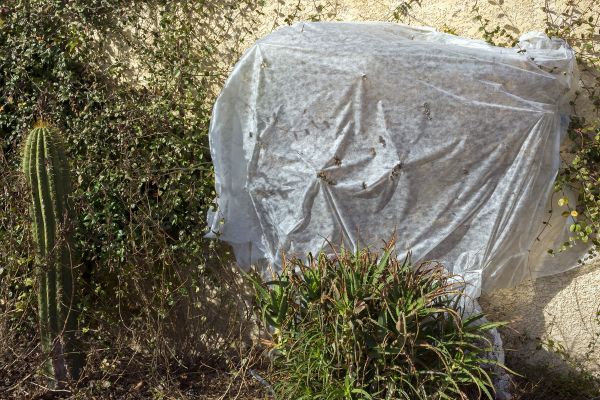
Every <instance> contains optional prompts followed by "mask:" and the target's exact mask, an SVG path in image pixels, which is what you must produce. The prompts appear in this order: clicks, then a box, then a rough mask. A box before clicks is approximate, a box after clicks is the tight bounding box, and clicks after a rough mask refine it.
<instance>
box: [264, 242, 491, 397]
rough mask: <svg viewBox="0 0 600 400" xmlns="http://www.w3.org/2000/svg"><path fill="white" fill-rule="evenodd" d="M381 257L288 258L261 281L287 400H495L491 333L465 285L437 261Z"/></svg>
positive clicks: (277, 386)
mask: <svg viewBox="0 0 600 400" xmlns="http://www.w3.org/2000/svg"><path fill="white" fill-rule="evenodd" d="M393 245H394V244H393V242H390V243H388V244H387V245H386V246H385V248H384V249H383V251H382V254H381V255H380V256H378V255H377V254H375V253H372V252H370V251H369V250H361V251H357V252H354V253H353V252H349V251H347V250H342V251H341V253H339V254H337V255H336V256H335V257H328V256H327V255H325V254H324V253H321V254H319V255H318V256H316V257H313V256H312V255H309V256H308V260H307V261H306V262H303V261H301V260H299V259H292V260H285V261H284V265H283V270H282V272H281V274H279V275H278V276H277V277H276V278H275V279H274V280H272V281H269V282H262V281H261V280H260V279H259V278H252V281H253V282H254V287H255V290H256V301H257V310H258V314H259V315H260V318H261V320H262V321H263V322H264V324H265V326H266V328H267V329H268V330H270V332H271V334H270V338H269V340H267V341H266V343H267V344H268V345H269V347H270V348H271V350H272V352H271V356H272V360H273V362H272V364H273V365H272V367H273V368H272V369H273V371H272V375H271V378H272V379H271V381H272V382H273V388H274V391H275V394H276V397H277V398H281V399H390V398H393V399H475V398H488V399H493V392H494V389H493V385H492V381H491V378H490V375H491V373H490V372H489V371H490V369H489V367H490V365H491V364H493V363H494V361H492V360H490V359H489V358H488V352H489V350H490V348H491V343H490V341H489V337H488V333H489V331H490V330H491V329H493V328H495V327H497V326H500V325H502V324H498V323H488V322H485V320H484V319H483V315H481V314H473V315H466V314H465V312H464V308H463V306H462V305H461V304H463V303H462V292H461V284H460V282H459V281H457V280H456V279H455V278H454V277H451V276H449V275H448V274H447V273H446V272H445V270H444V268H443V267H442V266H441V265H439V264H437V263H433V262H429V263H424V264H421V265H419V266H417V267H416V268H413V266H412V265H411V264H410V262H409V260H408V259H406V260H404V262H400V261H398V260H397V259H396V257H395V254H394V253H393V250H392V248H393Z"/></svg>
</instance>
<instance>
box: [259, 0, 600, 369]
mask: <svg viewBox="0 0 600 400" xmlns="http://www.w3.org/2000/svg"><path fill="white" fill-rule="evenodd" d="M595 1H596V0H589V1H587V2H586V1H580V3H581V5H582V7H587V6H589V7H592V8H594V7H596V8H600V3H596V2H595ZM316 3H319V2H316ZM316 3H315V2H313V1H309V0H301V1H300V2H296V1H293V2H291V1H288V2H285V1H273V0H271V1H269V2H267V8H270V9H272V10H273V11H276V12H277V13H278V14H279V17H278V18H277V20H272V19H269V20H266V21H265V22H264V24H262V26H261V28H260V31H259V36H260V35H263V34H266V33H268V32H270V31H272V30H273V29H275V28H276V27H277V26H280V25H282V24H284V23H285V21H284V19H285V17H286V16H288V15H294V17H295V18H296V19H297V20H298V19H300V20H301V19H309V18H311V17H312V16H314V15H315V12H318V13H319V14H320V15H321V17H322V19H329V20H338V21H390V20H394V19H399V20H400V22H403V23H408V24H411V25H427V26H433V27H435V28H437V29H439V30H445V31H450V32H452V33H455V34H457V35H461V36H465V37H473V38H480V37H481V35H482V32H481V31H480V30H479V27H480V26H481V25H480V23H479V22H477V21H474V20H473V18H474V17H475V15H476V14H475V13H474V11H473V7H474V6H478V7H479V14H480V15H481V16H482V18H483V19H484V20H485V19H486V18H487V19H489V20H490V23H489V24H490V25H489V26H490V28H493V27H495V26H496V25H499V26H501V27H503V28H505V29H506V30H507V31H508V32H510V33H512V34H513V35H515V36H517V37H518V36H519V35H520V34H522V33H524V32H527V31H532V30H540V31H543V30H544V27H545V26H546V18H547V17H548V14H547V13H546V12H545V11H544V10H543V7H545V6H548V8H549V9H551V10H553V11H554V12H553V13H552V14H550V18H556V19H560V18H562V17H561V15H560V14H561V12H562V11H563V10H564V9H565V4H566V3H567V1H564V0H563V1H552V0H505V1H502V0H492V1H488V0H483V1H482V0H480V1H479V2H477V1H474V0H422V1H421V5H420V6H419V5H418V4H417V3H418V2H415V1H413V2H412V3H413V5H412V8H410V9H409V10H408V13H407V14H406V15H403V13H399V14H398V13H396V14H395V12H396V11H398V10H402V8H399V7H402V6H403V5H406V4H409V3H411V2H410V1H392V0H338V1H326V2H320V4H318V5H316ZM297 5H301V7H300V8H301V10H299V9H298V7H297ZM265 15H266V16H269V15H271V16H272V15H273V13H271V12H267V13H265ZM481 303H482V305H483V307H484V311H486V312H487V313H489V315H490V317H491V318H492V319H496V320H509V321H511V323H510V325H509V326H508V327H507V328H506V329H504V332H503V334H504V340H505V342H506V349H507V357H508V358H509V359H510V358H511V357H513V358H516V359H518V360H521V361H522V362H523V363H529V364H533V365H539V364H551V365H555V366H562V367H565V368H566V367H567V365H568V363H566V362H565V361H564V360H563V359H564V358H565V357H570V358H572V359H574V360H578V362H582V363H583V364H584V365H585V366H587V367H588V368H590V369H592V370H594V371H596V372H598V371H600V354H595V353H591V352H590V345H591V344H593V343H595V341H596V340H598V336H599V335H600V324H599V323H598V322H597V318H598V314H597V312H598V308H599V306H600V262H596V263H593V264H592V265H588V266H584V267H581V268H577V269H575V270H572V271H570V272H567V273H564V274H560V275H555V276H551V277H547V278H543V279H538V280H536V281H533V282H532V281H527V282H524V283H522V284H521V285H519V286H518V287H516V288H514V289H504V290H499V291H496V292H493V293H489V294H487V295H485V296H484V297H482V299H481ZM549 347H550V348H553V349H554V350H552V349H550V348H549ZM557 350H558V351H557ZM561 352H562V353H563V354H564V355H563V356H562V357H561V356H559V355H558V353H561Z"/></svg>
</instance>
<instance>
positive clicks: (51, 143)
mask: <svg viewBox="0 0 600 400" xmlns="http://www.w3.org/2000/svg"><path fill="white" fill-rule="evenodd" d="M23 171H24V173H25V176H26V179H27V182H28V184H29V186H30V188H31V200H32V203H33V204H32V208H31V213H32V217H33V221H32V231H33V237H34V241H35V243H36V245H37V248H38V254H37V257H36V260H37V261H36V262H37V277H38V282H37V286H38V312H39V325H40V336H41V342H42V343H41V344H42V350H43V351H44V352H45V353H46V354H48V355H49V359H48V361H47V362H46V364H45V366H44V369H45V373H47V374H48V375H49V376H50V377H51V383H52V384H54V385H58V386H62V385H63V384H64V383H65V382H66V381H67V380H68V379H69V378H76V377H77V376H78V374H79V368H80V365H79V361H78V360H79V355H78V354H77V353H76V349H75V344H74V329H75V312H74V307H73V305H74V303H75V302H74V299H73V293H74V290H73V283H74V279H73V277H74V273H73V271H74V270H73V265H74V263H73V259H72V248H71V243H70V232H69V231H70V229H69V224H70V218H69V217H70V211H69V209H70V207H69V204H68V195H69V193H70V191H71V187H70V181H69V170H68V165H67V160H66V158H65V154H64V150H63V147H62V144H61V142H60V139H59V137H58V134H57V132H56V130H55V129H54V128H52V127H50V126H48V125H47V124H45V123H43V122H41V123H38V125H37V126H36V127H35V128H34V129H32V130H31V132H30V134H29V136H28V137H27V140H26V142H25V149H24V153H23Z"/></svg>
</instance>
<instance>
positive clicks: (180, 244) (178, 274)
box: [0, 0, 257, 354]
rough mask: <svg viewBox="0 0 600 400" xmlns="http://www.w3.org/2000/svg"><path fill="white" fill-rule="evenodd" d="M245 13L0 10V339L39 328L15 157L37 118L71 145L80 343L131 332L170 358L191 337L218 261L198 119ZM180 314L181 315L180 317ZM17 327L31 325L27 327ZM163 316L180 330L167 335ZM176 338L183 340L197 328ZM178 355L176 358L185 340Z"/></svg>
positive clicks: (161, 5) (217, 8)
mask: <svg viewBox="0 0 600 400" xmlns="http://www.w3.org/2000/svg"><path fill="white" fill-rule="evenodd" d="M254 3H255V2H253V1H242V2H237V1H218V2H217V1H214V2H196V1H182V2H169V1H120V0H109V1H107V0H81V1H69V2H65V1H58V0H41V1H20V0H9V1H6V2H3V5H2V7H0V28H1V29H0V146H1V147H0V148H1V152H0V155H1V157H0V170H1V171H2V173H1V177H0V179H1V183H0V187H2V191H1V192H0V204H1V206H0V207H1V208H0V242H1V243H0V254H1V257H2V264H1V265H0V307H1V308H0V311H1V312H2V313H3V316H2V315H0V317H2V318H0V320H1V322H0V324H1V325H4V326H3V327H2V328H6V329H4V330H5V332H11V331H14V329H11V328H19V329H21V330H23V329H25V330H26V329H30V328H31V327H33V326H34V325H35V323H34V321H35V318H33V312H32V310H33V309H34V304H35V301H34V299H33V295H32V291H31V287H32V286H33V285H34V284H35V280H34V279H33V276H32V275H31V271H32V257H31V254H32V251H31V238H30V235H29V229H28V228H29V214H28V205H27V195H26V193H25V189H24V185H23V178H22V176H21V174H20V173H19V159H20V154H21V151H20V148H21V143H22V141H23V137H24V135H25V134H26V133H27V131H28V130H29V129H30V128H31V126H32V125H33V123H34V121H35V120H36V119H38V118H43V119H45V120H48V121H50V122H51V123H52V124H54V125H56V126H57V127H58V128H59V129H60V130H61V131H62V132H63V135H64V138H65V140H66V142H67V153H68V158H69V161H70V165H71V168H72V176H73V179H74V181H75V182H74V186H75V193H74V195H73V201H74V203H75V205H76V213H75V214H76V217H77V221H76V223H77V227H76V229H75V231H76V247H77V250H78V252H79V254H80V260H81V261H82V265H81V266H80V268H79V269H80V271H81V273H82V276H83V278H84V279H83V285H81V287H80V288H79V289H80V291H81V292H82V293H81V294H82V297H83V299H84V300H83V304H81V307H82V308H83V309H84V312H83V313H82V314H81V318H80V325H81V328H82V329H83V331H84V332H86V334H87V335H91V336H92V337H90V338H88V339H89V340H100V341H107V343H111V345H114V343H112V340H113V339H114V337H113V336H112V335H113V334H116V332H118V331H119V329H121V330H123V329H122V328H123V327H127V328H129V329H132V331H131V332H132V333H133V336H134V339H135V340H139V343H138V344H137V346H141V347H143V348H144V349H145V351H147V352H148V353H151V354H167V353H169V351H168V349H167V348H166V347H165V346H167V347H168V346H169V342H168V341H167V340H166V339H165V340H164V341H163V340H162V339H163V338H165V337H168V336H169V335H171V336H173V332H170V331H169V330H170V329H171V330H178V331H179V330H181V329H184V330H185V329H200V328H198V325H202V323H204V322H203V321H204V319H203V318H204V317H203V316H202V315H203V314H205V313H201V312H200V310H201V309H202V307H205V302H206V301H205V300H206V297H207V296H213V293H214V291H215V287H216V283H215V282H214V281H215V280H214V279H213V280H212V281H211V274H210V273H209V272H210V268H209V269H207V265H209V264H210V263H209V262H208V261H209V260H208V259H209V258H213V257H215V256H216V253H214V252H213V253H211V252H210V249H209V244H208V243H207V242H206V241H205V240H203V235H204V233H205V225H206V223H205V218H206V210H207V208H208V207H209V206H210V204H211V201H212V199H213V197H214V192H213V190H214V189H213V174H212V168H211V164H210V154H209V148H208V140H207V128H208V121H209V117H210V110H211V106H212V101H213V99H214V93H215V92H216V88H218V87H219V86H220V84H221V83H222V81H223V79H224V77H225V75H226V72H227V68H228V67H229V66H230V64H231V60H232V59H234V58H235V57H236V56H237V55H238V54H239V45H240V44H241V42H242V40H243V38H244V36H245V35H247V34H248V32H245V31H236V32H234V31H230V29H231V25H232V24H233V21H234V20H236V19H239V18H242V17H240V16H241V15H243V16H244V18H250V17H252V16H253V15H254V16H256V15H257V14H256V12H255V9H256V7H257V5H256V4H254ZM248 16H249V17H248ZM223 21H225V22H226V23H223ZM227 21H231V22H227ZM236 22H237V23H240V21H238V20H236ZM253 23H254V22H253V21H252V20H249V21H248V22H246V23H245V24H246V25H250V26H252V24H253ZM211 282H212V283H211ZM219 285H222V283H219ZM213 297H214V296H213ZM213 300H214V299H213ZM196 309H197V310H198V312H194V310H196ZM182 313H184V314H183V315H186V316H187V318H186V319H185V320H183V321H182V320H181V318H179V320H177V317H178V315H182ZM23 318H26V320H29V321H30V323H29V324H23ZM170 319H174V320H177V321H178V323H177V324H171V325H170V324H169V320H170ZM136 329H137V330H136ZM206 329H208V327H207V328H206ZM17 330H18V329H17ZM125 332H127V330H125ZM5 334H6V335H8V333H5ZM0 336H1V335H0ZM175 336H177V337H183V338H186V340H190V341H191V340H193V339H192V336H193V332H192V333H191V334H190V332H186V334H183V335H175ZM189 345H190V346H191V347H196V348H197V347H198V345H195V344H192V343H190V344H189ZM176 347H177V349H178V350H180V351H184V349H185V346H182V343H177V346H176Z"/></svg>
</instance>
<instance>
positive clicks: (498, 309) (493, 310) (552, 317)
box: [480, 261, 600, 374]
mask: <svg viewBox="0 0 600 400" xmlns="http://www.w3.org/2000/svg"><path fill="white" fill-rule="evenodd" d="M480 303H481V305H482V308H483V310H484V311H485V312H486V313H487V314H488V315H489V318H490V319H491V320H496V321H501V320H504V321H509V322H510V323H509V325H508V326H507V327H505V328H503V329H502V330H501V334H502V339H503V341H504V348H505V351H506V359H507V364H508V365H509V366H510V367H511V368H513V369H515V370H516V371H517V372H518V371H522V370H528V369H540V370H541V369H550V370H552V371H557V372H561V373H569V372H577V371H581V370H582V369H586V370H589V371H591V372H593V373H594V374H598V373H600V348H598V347H599V345H600V343H598V342H599V336H600V322H599V320H598V318H599V317H598V310H599V307H600V261H595V262H593V263H590V264H588V265H585V266H582V267H579V268H575V269H573V270H571V271H568V272H565V273H562V274H558V275H553V276H549V277H544V278H539V279H537V280H535V281H526V282H524V283H522V284H520V285H519V286H517V287H515V288H512V289H500V290H496V291H494V292H491V293H489V294H486V295H483V296H482V297H481V298H480Z"/></svg>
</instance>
